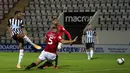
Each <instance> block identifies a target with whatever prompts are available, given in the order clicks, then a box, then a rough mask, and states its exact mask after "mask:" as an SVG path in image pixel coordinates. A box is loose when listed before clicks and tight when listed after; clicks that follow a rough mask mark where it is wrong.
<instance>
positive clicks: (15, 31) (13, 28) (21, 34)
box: [8, 11, 41, 68]
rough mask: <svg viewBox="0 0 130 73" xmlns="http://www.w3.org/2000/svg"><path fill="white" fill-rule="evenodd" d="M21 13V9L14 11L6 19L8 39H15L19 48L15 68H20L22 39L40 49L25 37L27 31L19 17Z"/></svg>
mask: <svg viewBox="0 0 130 73" xmlns="http://www.w3.org/2000/svg"><path fill="white" fill-rule="evenodd" d="M22 14H23V13H22V12H21V11H16V12H15V15H14V17H12V18H10V19H9V20H8V31H9V33H10V39H12V38H13V39H14V40H16V41H17V43H18V46H19V49H20V51H19V59H18V64H17V68H21V65H20V63H21V60H22V58H23V55H24V49H23V40H26V41H27V42H28V43H30V44H31V45H33V46H34V47H35V48H36V49H41V47H40V46H38V45H36V44H34V43H33V42H32V41H31V40H30V39H29V38H28V37H27V33H26V32H25V30H24V25H23V20H22V19H21V17H22Z"/></svg>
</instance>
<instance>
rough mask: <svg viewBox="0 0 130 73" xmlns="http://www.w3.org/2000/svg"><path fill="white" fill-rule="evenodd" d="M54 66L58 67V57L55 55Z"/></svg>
mask: <svg viewBox="0 0 130 73" xmlns="http://www.w3.org/2000/svg"><path fill="white" fill-rule="evenodd" d="M55 66H58V55H56V59H55Z"/></svg>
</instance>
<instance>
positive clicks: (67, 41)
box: [60, 37, 78, 44]
mask: <svg viewBox="0 0 130 73" xmlns="http://www.w3.org/2000/svg"><path fill="white" fill-rule="evenodd" d="M77 38H78V37H75V38H74V40H64V39H62V40H61V41H60V42H61V43H63V44H67V43H68V44H70V43H73V42H75V41H76V40H77Z"/></svg>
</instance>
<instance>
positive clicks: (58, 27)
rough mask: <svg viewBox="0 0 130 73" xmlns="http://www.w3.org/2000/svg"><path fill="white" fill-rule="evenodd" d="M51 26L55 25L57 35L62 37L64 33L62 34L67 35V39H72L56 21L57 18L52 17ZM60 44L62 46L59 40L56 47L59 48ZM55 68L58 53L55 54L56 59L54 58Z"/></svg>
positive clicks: (56, 66)
mask: <svg viewBox="0 0 130 73" xmlns="http://www.w3.org/2000/svg"><path fill="white" fill-rule="evenodd" d="M53 26H55V27H57V29H58V35H59V36H61V37H62V36H63V33H64V34H66V35H67V37H68V38H69V40H72V38H71V35H70V33H69V32H68V31H67V30H66V29H65V28H64V27H63V26H62V25H61V24H59V23H58V19H57V18H53V20H52V26H51V28H52V27H53ZM51 28H50V30H51ZM61 46H62V43H60V42H59V44H58V47H57V48H58V49H61ZM55 68H58V55H57V56H56V59H55Z"/></svg>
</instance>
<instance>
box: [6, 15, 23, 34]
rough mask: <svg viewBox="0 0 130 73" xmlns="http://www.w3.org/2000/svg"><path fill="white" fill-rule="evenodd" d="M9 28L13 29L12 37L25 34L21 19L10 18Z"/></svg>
mask: <svg viewBox="0 0 130 73" xmlns="http://www.w3.org/2000/svg"><path fill="white" fill-rule="evenodd" d="M8 26H9V27H10V28H11V32H12V35H15V34H22V33H23V31H22V28H23V20H21V19H16V18H10V19H9V20H8Z"/></svg>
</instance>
